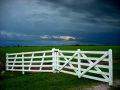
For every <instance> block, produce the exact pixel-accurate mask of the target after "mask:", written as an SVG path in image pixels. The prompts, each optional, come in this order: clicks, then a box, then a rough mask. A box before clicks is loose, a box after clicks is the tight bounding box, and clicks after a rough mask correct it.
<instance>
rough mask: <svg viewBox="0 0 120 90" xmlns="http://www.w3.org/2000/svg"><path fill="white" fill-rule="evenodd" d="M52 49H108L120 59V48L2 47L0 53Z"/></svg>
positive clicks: (114, 56)
mask: <svg viewBox="0 0 120 90" xmlns="http://www.w3.org/2000/svg"><path fill="white" fill-rule="evenodd" d="M52 48H58V49H60V50H77V49H81V50H91V51H94V50H97V51H107V50H108V49H112V50H113V58H115V59H120V55H119V54H120V46H38V47H35V46H33V47H0V53H1V54H5V53H12V52H28V51H42V50H51V49H52Z"/></svg>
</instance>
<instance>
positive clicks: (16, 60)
mask: <svg viewBox="0 0 120 90" xmlns="http://www.w3.org/2000/svg"><path fill="white" fill-rule="evenodd" d="M6 60H7V61H6V70H9V71H22V72H23V74H24V72H27V71H29V72H63V73H67V74H72V75H76V76H78V77H79V78H81V77H84V78H89V79H94V80H98V81H103V82H108V83H109V85H112V84H113V77H112V76H113V75H112V50H111V49H109V50H108V51H82V50H80V49H78V50H77V51H67V50H59V49H55V48H54V49H52V50H49V51H36V52H23V53H10V54H6Z"/></svg>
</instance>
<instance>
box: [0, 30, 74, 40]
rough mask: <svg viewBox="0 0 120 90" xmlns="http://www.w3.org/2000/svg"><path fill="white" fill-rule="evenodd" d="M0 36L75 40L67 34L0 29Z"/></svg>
mask: <svg viewBox="0 0 120 90" xmlns="http://www.w3.org/2000/svg"><path fill="white" fill-rule="evenodd" d="M0 37H1V38H2V37H4V38H15V37H17V38H21V37H22V38H23V37H28V38H31V37H32V38H38V39H43V40H48V39H51V40H65V41H69V40H75V37H73V36H69V35H28V34H23V33H15V32H7V31H0Z"/></svg>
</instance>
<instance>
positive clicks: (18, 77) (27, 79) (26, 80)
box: [0, 46, 120, 90]
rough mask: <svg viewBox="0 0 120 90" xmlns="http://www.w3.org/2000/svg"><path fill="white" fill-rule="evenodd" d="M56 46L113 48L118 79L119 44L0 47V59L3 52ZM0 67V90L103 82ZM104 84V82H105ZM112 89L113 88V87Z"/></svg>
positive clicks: (70, 88)
mask: <svg viewBox="0 0 120 90" xmlns="http://www.w3.org/2000/svg"><path fill="white" fill-rule="evenodd" d="M52 48H58V49H61V50H76V49H81V50H91V51H95V50H96V51H106V50H108V49H110V48H111V49H112V50H113V62H114V64H113V74H114V80H116V79H120V74H119V71H120V66H119V64H120V63H119V62H120V60H119V59H120V55H119V54H120V46H39V47H0V56H1V57H0V59H1V60H0V61H1V62H2V63H3V64H4V63H5V53H12V52H28V51H43V50H51V49H52ZM3 69H4V68H2V69H0V70H1V74H0V79H1V80H0V90H26V89H28V90H79V89H81V88H86V87H90V86H91V85H98V84H100V83H103V82H98V81H95V80H90V79H86V78H80V79H79V78H78V77H76V76H72V75H68V74H63V73H59V74H58V73H25V75H22V74H21V72H4V71H3ZM105 84H106V83H105ZM113 89H114V88H113Z"/></svg>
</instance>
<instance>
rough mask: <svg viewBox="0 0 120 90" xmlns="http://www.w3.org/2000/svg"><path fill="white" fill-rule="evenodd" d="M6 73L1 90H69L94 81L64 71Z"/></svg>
mask: <svg viewBox="0 0 120 90" xmlns="http://www.w3.org/2000/svg"><path fill="white" fill-rule="evenodd" d="M5 74H6V75H4V78H6V79H4V80H2V82H0V85H1V86H0V87H1V90H27V89H28V90H69V89H71V88H76V87H77V88H79V87H81V88H83V87H84V86H86V85H88V86H89V85H91V83H93V80H88V79H85V78H82V79H78V77H76V76H72V75H67V74H63V73H59V74H58V73H55V74H53V73H32V74H26V75H22V74H21V73H16V72H6V73H5ZM7 75H8V76H7ZM93 84H94V83H93Z"/></svg>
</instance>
